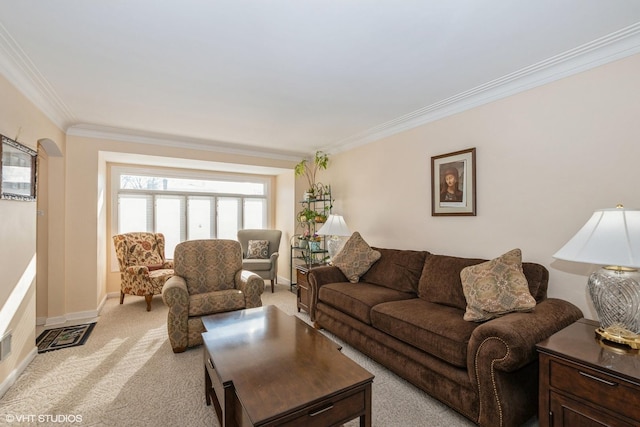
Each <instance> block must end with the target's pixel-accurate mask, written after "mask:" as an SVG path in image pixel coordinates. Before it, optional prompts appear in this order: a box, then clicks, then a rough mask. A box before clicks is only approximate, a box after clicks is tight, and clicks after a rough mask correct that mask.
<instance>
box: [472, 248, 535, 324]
mask: <svg viewBox="0 0 640 427" xmlns="http://www.w3.org/2000/svg"><path fill="white" fill-rule="evenodd" d="M460 278H461V279H462V289H463V291H464V297H465V298H466V300H467V310H466V312H465V313H464V320H468V321H473V322H482V321H485V320H489V319H493V318H494V317H498V316H501V315H503V314H506V313H510V312H513V311H531V310H532V309H533V308H534V307H535V306H536V300H535V299H534V298H533V297H532V296H531V294H530V293H529V285H528V283H527V278H526V277H525V275H524V273H523V272H522V252H521V251H520V249H513V250H512V251H509V252H507V253H506V254H504V255H502V256H500V257H498V258H496V259H493V260H491V261H487V262H483V263H482V264H477V265H473V266H470V267H466V268H464V269H463V270H462V271H461V272H460Z"/></svg>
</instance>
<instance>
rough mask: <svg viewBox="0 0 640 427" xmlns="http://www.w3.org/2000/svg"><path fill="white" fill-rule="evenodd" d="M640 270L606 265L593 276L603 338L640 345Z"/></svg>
mask: <svg viewBox="0 0 640 427" xmlns="http://www.w3.org/2000/svg"><path fill="white" fill-rule="evenodd" d="M639 278H640V273H638V271H637V270H634V269H622V268H618V269H616V268H602V269H600V270H599V271H597V272H596V273H593V274H592V275H591V276H590V277H589V282H588V284H587V286H588V289H589V295H590V296H591V301H592V302H593V305H594V307H595V309H596V312H597V313H598V317H599V319H600V328H598V329H597V330H596V332H597V333H598V334H599V335H600V336H601V337H603V338H605V339H607V340H609V341H613V342H617V343H622V344H628V345H629V346H630V347H631V348H635V349H637V348H640V283H638V279H639Z"/></svg>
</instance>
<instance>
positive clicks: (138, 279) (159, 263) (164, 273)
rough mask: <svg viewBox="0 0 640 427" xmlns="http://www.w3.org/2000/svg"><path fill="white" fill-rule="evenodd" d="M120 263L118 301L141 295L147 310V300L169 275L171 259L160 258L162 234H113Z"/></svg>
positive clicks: (148, 308)
mask: <svg viewBox="0 0 640 427" xmlns="http://www.w3.org/2000/svg"><path fill="white" fill-rule="evenodd" d="M113 243H114V245H115V247H116V255H117V257H118V263H119V264H120V279H121V283H120V304H122V303H123V302H124V296H125V294H127V295H138V296H143V297H144V299H145V300H146V302H147V311H151V299H152V298H153V296H154V295H157V294H160V293H161V292H162V286H163V285H164V282H165V281H166V280H167V279H168V278H169V277H171V276H172V275H173V261H167V260H166V259H165V257H164V235H162V233H142V232H136V233H125V234H117V235H115V236H113Z"/></svg>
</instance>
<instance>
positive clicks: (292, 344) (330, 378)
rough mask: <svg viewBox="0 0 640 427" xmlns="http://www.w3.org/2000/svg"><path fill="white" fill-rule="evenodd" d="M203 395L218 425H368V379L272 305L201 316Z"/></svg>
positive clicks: (330, 345)
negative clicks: (203, 362)
mask: <svg viewBox="0 0 640 427" xmlns="http://www.w3.org/2000/svg"><path fill="white" fill-rule="evenodd" d="M202 322H203V323H204V326H205V328H206V329H207V331H208V332H205V333H203V334H202V338H203V340H204V346H205V352H204V361H205V394H206V400H207V405H210V404H211V403H212V402H213V404H214V407H215V411H216V414H217V416H218V420H219V421H220V425H221V426H222V427H230V426H292V427H293V426H300V425H305V426H308V427H315V426H317V427H326V426H333V425H340V424H342V423H345V422H347V421H349V420H352V419H354V418H357V417H360V426H361V427H364V426H367V427H370V426H371V384H372V382H373V375H372V374H371V373H369V372H368V371H366V370H365V369H363V368H362V367H360V366H359V365H358V364H356V363H355V362H353V361H352V360H351V359H349V358H348V357H346V356H345V355H343V354H342V353H340V346H338V345H337V344H336V343H335V342H333V341H331V340H330V339H328V338H327V337H325V336H324V335H323V334H322V333H320V332H319V331H317V330H315V329H314V328H312V327H310V326H309V325H307V324H306V323H305V322H304V321H302V320H301V319H298V318H297V317H295V316H289V315H287V314H286V313H284V312H282V311H280V310H279V309H278V308H277V307H275V306H271V305H269V306H265V307H258V308H252V309H247V310H239V311H232V312H229V313H221V314H215V315H212V316H206V317H203V318H202Z"/></svg>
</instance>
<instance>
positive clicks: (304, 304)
mask: <svg viewBox="0 0 640 427" xmlns="http://www.w3.org/2000/svg"><path fill="white" fill-rule="evenodd" d="M311 268H312V267H307V266H306V265H299V266H297V267H296V286H297V292H296V295H297V306H298V313H300V310H304V311H306V312H307V313H309V304H310V302H309V301H310V299H309V298H311V289H310V288H309V281H308V280H307V275H308V274H309V270H310V269H311Z"/></svg>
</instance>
